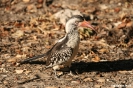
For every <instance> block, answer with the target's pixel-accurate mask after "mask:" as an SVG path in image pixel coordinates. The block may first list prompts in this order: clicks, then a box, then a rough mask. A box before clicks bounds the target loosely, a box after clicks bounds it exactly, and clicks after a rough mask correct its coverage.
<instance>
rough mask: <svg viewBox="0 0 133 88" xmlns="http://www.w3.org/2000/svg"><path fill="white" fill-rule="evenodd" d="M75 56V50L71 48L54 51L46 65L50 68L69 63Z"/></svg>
mask: <svg viewBox="0 0 133 88" xmlns="http://www.w3.org/2000/svg"><path fill="white" fill-rule="evenodd" d="M72 54H73V49H72V48H70V47H63V48H60V49H59V50H55V51H52V52H51V54H49V56H48V58H47V62H46V65H47V66H49V67H52V66H55V65H58V64H63V63H65V62H67V61H68V60H69V59H70V58H71V56H72Z"/></svg>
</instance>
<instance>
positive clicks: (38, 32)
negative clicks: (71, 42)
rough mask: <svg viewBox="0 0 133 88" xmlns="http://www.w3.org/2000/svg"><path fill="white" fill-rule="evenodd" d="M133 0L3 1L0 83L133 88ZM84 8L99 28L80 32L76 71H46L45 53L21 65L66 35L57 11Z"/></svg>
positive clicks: (34, 87) (8, 86)
mask: <svg viewBox="0 0 133 88" xmlns="http://www.w3.org/2000/svg"><path fill="white" fill-rule="evenodd" d="M132 8H133V1H132V0H75V1H72V0H44V2H43V0H1V1H0V88H132V87H133V9H132ZM62 9H73V10H79V11H80V12H81V13H82V14H83V15H84V16H85V18H86V20H87V21H89V22H90V23H92V25H93V26H94V28H95V29H96V30H95V31H91V32H89V31H88V30H87V32H86V31H80V34H81V36H80V37H81V42H80V49H79V51H78V54H77V56H76V57H75V59H74V60H73V62H72V66H71V69H72V73H73V75H70V74H69V72H68V71H63V72H64V74H63V73H62V71H59V72H58V74H59V75H61V76H60V78H59V79H56V78H55V76H54V74H53V70H52V69H51V68H49V69H47V70H44V68H45V61H46V58H43V59H42V58H40V59H39V60H35V61H31V62H29V63H25V64H22V65H20V66H17V63H18V62H19V61H21V60H24V59H26V58H28V57H33V56H37V55H39V54H43V53H45V52H46V51H47V50H49V49H50V48H51V47H52V46H53V45H54V44H55V43H56V42H57V40H58V39H60V38H61V37H63V36H64V35H65V31H64V26H63V25H62V24H61V23H60V22H59V20H57V19H54V18H53V15H54V14H55V13H57V12H58V11H60V10H62Z"/></svg>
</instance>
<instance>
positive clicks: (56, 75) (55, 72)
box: [53, 65, 63, 78]
mask: <svg viewBox="0 0 133 88" xmlns="http://www.w3.org/2000/svg"><path fill="white" fill-rule="evenodd" d="M62 67H63V65H56V66H54V67H53V70H54V74H55V78H59V77H60V75H58V74H57V70H60V69H61V68H62Z"/></svg>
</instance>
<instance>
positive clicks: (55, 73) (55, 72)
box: [54, 70, 60, 79]
mask: <svg viewBox="0 0 133 88" xmlns="http://www.w3.org/2000/svg"><path fill="white" fill-rule="evenodd" d="M54 75H55V78H57V79H58V78H59V77H60V76H58V75H57V71H56V70H54Z"/></svg>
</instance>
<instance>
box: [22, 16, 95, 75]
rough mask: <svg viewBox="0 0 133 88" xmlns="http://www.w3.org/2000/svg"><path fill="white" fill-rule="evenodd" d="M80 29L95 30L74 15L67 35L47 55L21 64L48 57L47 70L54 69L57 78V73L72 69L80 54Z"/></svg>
mask: <svg viewBox="0 0 133 88" xmlns="http://www.w3.org/2000/svg"><path fill="white" fill-rule="evenodd" d="M79 27H88V28H90V29H92V30H94V27H93V26H92V25H91V24H90V23H89V22H87V21H85V19H84V17H83V16H81V15H73V16H72V17H70V18H69V19H68V20H67V22H66V25H65V31H66V34H65V36H64V37H63V38H61V39H59V41H57V43H56V44H55V45H54V46H53V47H52V48H51V49H50V50H48V51H47V52H46V53H45V54H41V55H38V56H35V57H31V58H28V59H26V60H24V61H22V62H20V64H22V63H25V62H29V61H32V60H35V59H38V58H42V57H47V60H46V68H51V67H52V68H53V71H54V73H55V76H56V77H58V76H57V72H56V71H57V70H60V69H61V68H64V67H69V68H70V67H71V63H72V60H73V59H74V57H75V56H76V54H77V52H78V49H79V43H80V35H79V32H78V28H79Z"/></svg>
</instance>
